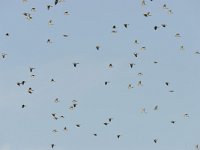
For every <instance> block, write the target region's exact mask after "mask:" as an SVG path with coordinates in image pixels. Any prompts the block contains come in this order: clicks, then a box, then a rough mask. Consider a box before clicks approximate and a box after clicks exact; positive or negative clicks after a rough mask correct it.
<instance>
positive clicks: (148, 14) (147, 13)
mask: <svg viewBox="0 0 200 150" xmlns="http://www.w3.org/2000/svg"><path fill="white" fill-rule="evenodd" d="M143 15H144V16H145V17H149V16H151V13H150V12H146V13H144V14H143Z"/></svg>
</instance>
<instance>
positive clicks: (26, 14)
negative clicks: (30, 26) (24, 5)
mask: <svg viewBox="0 0 200 150" xmlns="http://www.w3.org/2000/svg"><path fill="white" fill-rule="evenodd" d="M23 15H24V16H25V17H26V19H28V20H31V19H32V16H31V14H30V13H26V12H24V13H23Z"/></svg>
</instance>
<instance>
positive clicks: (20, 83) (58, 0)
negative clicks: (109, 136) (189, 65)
mask: <svg viewBox="0 0 200 150" xmlns="http://www.w3.org/2000/svg"><path fill="white" fill-rule="evenodd" d="M149 1H151V2H153V0H141V1H140V2H141V7H145V6H147V5H148V4H147V3H148V2H149ZM22 2H23V3H28V0H22ZM64 2H65V1H64V0H55V1H54V4H52V5H47V6H46V9H47V10H50V9H51V8H52V7H56V6H57V5H58V4H60V3H64ZM162 8H163V9H164V10H166V11H167V13H168V14H169V15H173V11H172V9H170V8H169V7H168V6H167V4H163V6H162ZM36 11H37V8H35V7H33V8H31V12H36ZM64 15H69V12H68V11H65V12H64ZM23 16H24V17H25V19H27V20H29V21H31V20H32V19H34V18H33V17H32V14H31V13H30V12H24V13H23ZM141 16H143V17H151V16H152V14H151V12H150V11H148V12H145V13H143V14H142V15H141ZM48 25H49V26H53V25H54V21H53V20H49V21H48ZM129 26H130V24H128V23H124V24H123V27H124V28H125V29H127V28H129ZM166 27H167V24H160V25H155V26H154V27H153V28H152V30H155V31H157V30H160V29H161V28H166ZM117 29H118V27H117V25H113V26H112V27H111V34H117V33H118V30H117ZM5 36H10V33H6V34H5ZM63 37H65V38H66V37H68V35H67V34H63ZM174 37H175V38H181V34H180V33H175V34H174ZM46 42H47V43H48V44H52V43H53V42H52V40H51V39H47V40H46ZM133 42H134V44H136V45H139V44H140V42H139V40H137V39H135V40H134V41H133ZM94 49H95V50H97V51H101V46H100V45H96V47H94ZM145 50H146V47H145V46H142V47H141V48H140V51H145ZM180 50H184V46H183V45H181V46H180ZM195 54H200V52H199V51H196V52H195ZM139 55H140V52H134V53H133V57H135V58H138V56H139ZM1 57H2V58H3V59H7V57H8V59H9V54H7V53H2V54H1ZM153 63H154V64H157V63H159V62H158V61H154V62H153ZM80 64H81V62H72V65H73V67H74V68H78V67H79V65H80ZM127 65H129V67H130V69H132V68H134V66H135V65H136V64H134V63H132V62H130V63H129V64H127ZM113 66H114V65H113V64H112V63H110V64H108V66H107V67H108V68H109V69H112V68H113ZM36 69H37V67H36V68H35V67H29V73H30V76H31V77H32V78H34V77H35V76H36V74H35V73H34V72H35V70H36ZM137 75H138V76H143V73H142V72H139V73H138V74H137ZM26 82H27V81H25V80H22V81H17V82H16V85H17V86H18V87H21V86H24V85H25V84H26ZM50 82H56V81H55V79H54V78H51V79H50ZM108 84H111V82H110V81H104V85H105V86H107V85H108ZM163 85H164V86H167V87H168V86H170V81H164V82H163ZM135 86H141V87H142V86H143V82H142V81H141V80H139V81H138V82H137V84H136V85H133V84H131V83H129V84H128V85H127V89H128V90H130V89H132V88H134V87H135ZM34 92H35V90H34V89H33V88H32V87H29V88H28V89H27V93H28V94H34ZM169 92H171V93H173V92H175V91H174V90H173V89H171V90H169ZM59 102H60V99H59V98H55V100H54V103H59ZM77 106H78V101H77V100H72V103H71V105H70V106H69V109H70V110H75V109H76V108H77ZM21 108H22V109H25V108H26V104H22V105H21ZM153 110H154V111H158V110H159V105H156V106H155V107H154V108H153ZM140 111H141V113H144V114H145V113H147V111H146V108H141V109H140ZM183 115H184V117H187V118H188V117H189V114H188V113H184V114H183ZM51 117H52V119H54V120H58V119H60V118H65V116H63V115H61V116H59V115H57V113H52V114H51ZM112 121H113V118H112V117H108V118H107V120H106V121H105V122H103V123H102V124H103V125H104V126H108V125H109V124H111V123H112ZM170 123H171V124H175V123H176V120H171V121H170ZM75 126H76V127H77V128H80V127H81V124H79V123H77V124H75ZM63 131H64V132H68V128H67V126H63ZM52 132H54V133H57V132H59V131H58V129H53V130H52ZM122 135H123V133H119V134H116V135H115V136H116V138H117V139H120V138H121V136H122ZM93 136H95V137H96V136H98V133H93ZM152 142H154V143H155V144H156V143H158V142H159V138H154V139H152ZM55 146H56V143H52V144H50V147H51V148H52V149H53V148H55ZM195 148H196V149H197V150H199V145H198V144H197V145H195Z"/></svg>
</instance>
